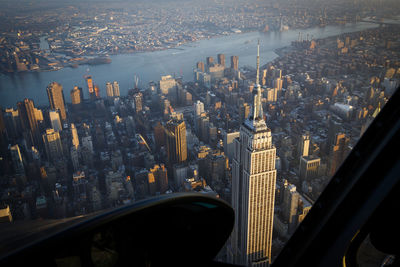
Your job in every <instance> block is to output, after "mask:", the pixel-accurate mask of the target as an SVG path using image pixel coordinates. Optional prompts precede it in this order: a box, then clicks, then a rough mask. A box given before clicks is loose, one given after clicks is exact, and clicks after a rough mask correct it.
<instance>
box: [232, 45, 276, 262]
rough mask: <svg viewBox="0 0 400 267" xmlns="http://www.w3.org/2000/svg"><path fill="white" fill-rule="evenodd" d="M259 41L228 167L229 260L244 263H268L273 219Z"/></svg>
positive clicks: (271, 148)
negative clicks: (249, 96)
mask: <svg viewBox="0 0 400 267" xmlns="http://www.w3.org/2000/svg"><path fill="white" fill-rule="evenodd" d="M259 67H260V45H259V44H258V51H257V80H256V85H255V89H254V90H253V107H252V112H251V114H250V116H249V117H248V118H247V119H246V120H245V122H244V123H243V124H242V125H241V127H240V137H239V138H237V139H235V146H234V147H235V152H234V158H233V167H232V207H233V208H234V210H235V227H234V230H233V233H232V237H231V251H230V253H228V255H229V254H230V255H229V256H230V257H231V261H232V262H234V263H236V264H242V265H246V266H268V265H269V264H270V263H271V243H272V231H273V219H274V201H275V183H276V169H275V158H276V148H275V147H274V146H273V145H272V136H271V130H270V129H269V128H268V127H267V125H266V123H265V121H264V118H263V108H262V104H261V88H260V84H259Z"/></svg>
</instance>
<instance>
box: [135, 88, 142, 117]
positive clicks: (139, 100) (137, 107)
mask: <svg viewBox="0 0 400 267" xmlns="http://www.w3.org/2000/svg"><path fill="white" fill-rule="evenodd" d="M133 99H134V101H135V111H136V113H139V112H141V111H142V109H143V94H142V93H140V92H139V93H136V94H134V95H133Z"/></svg>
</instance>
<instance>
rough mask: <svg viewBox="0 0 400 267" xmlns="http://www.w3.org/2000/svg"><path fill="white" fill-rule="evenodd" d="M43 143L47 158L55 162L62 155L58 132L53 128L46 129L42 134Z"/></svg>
mask: <svg viewBox="0 0 400 267" xmlns="http://www.w3.org/2000/svg"><path fill="white" fill-rule="evenodd" d="M42 137H43V143H44V146H45V149H46V154H47V159H48V160H49V161H52V162H56V161H57V160H59V159H60V158H62V156H63V148H62V144H61V138H60V134H59V132H56V131H54V129H47V130H46V133H45V134H43V135H42Z"/></svg>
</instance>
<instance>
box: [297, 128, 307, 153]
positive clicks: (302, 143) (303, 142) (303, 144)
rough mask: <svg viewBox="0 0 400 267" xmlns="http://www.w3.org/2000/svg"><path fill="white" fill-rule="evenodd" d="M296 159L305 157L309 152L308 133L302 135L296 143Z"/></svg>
mask: <svg viewBox="0 0 400 267" xmlns="http://www.w3.org/2000/svg"><path fill="white" fill-rule="evenodd" d="M297 149H298V157H299V158H300V157H306V156H308V153H309V151H310V135H309V134H308V133H306V134H303V135H302V136H301V139H300V140H299V143H298V147H297Z"/></svg>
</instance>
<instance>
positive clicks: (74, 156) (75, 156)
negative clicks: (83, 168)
mask: <svg viewBox="0 0 400 267" xmlns="http://www.w3.org/2000/svg"><path fill="white" fill-rule="evenodd" d="M70 156H71V161H72V166H73V168H74V171H78V170H79V167H80V164H79V150H78V149H77V148H76V147H75V146H71V149H70Z"/></svg>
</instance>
